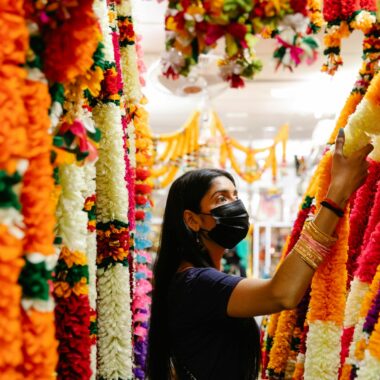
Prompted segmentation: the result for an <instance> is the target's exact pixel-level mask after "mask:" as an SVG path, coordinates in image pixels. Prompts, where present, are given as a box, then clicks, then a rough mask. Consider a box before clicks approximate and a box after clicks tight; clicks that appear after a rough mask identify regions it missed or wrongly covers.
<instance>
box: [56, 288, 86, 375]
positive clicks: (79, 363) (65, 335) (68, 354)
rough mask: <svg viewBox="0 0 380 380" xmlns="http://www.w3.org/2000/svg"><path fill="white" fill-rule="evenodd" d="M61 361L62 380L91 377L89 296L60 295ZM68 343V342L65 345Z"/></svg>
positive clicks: (59, 369) (59, 371)
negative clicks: (66, 296)
mask: <svg viewBox="0 0 380 380" xmlns="http://www.w3.org/2000/svg"><path fill="white" fill-rule="evenodd" d="M55 317H56V326H57V339H58V340H59V341H60V342H61V344H60V345H59V348H58V350H59V355H60V360H59V362H58V367H57V373H58V379H62V380H65V379H70V380H85V379H90V377H91V373H92V372H91V369H90V365H89V364H90V362H89V360H83V358H89V357H90V346H91V341H90V334H89V330H88V327H89V326H90V305H89V300H88V296H87V295H80V296H77V295H76V294H73V293H72V294H71V296H70V297H68V298H65V297H60V298H59V302H58V303H57V306H56V309H55ZM62 342H64V344H62Z"/></svg>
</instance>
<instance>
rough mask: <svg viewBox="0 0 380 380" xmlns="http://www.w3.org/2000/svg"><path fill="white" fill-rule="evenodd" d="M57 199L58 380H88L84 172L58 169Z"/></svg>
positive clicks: (72, 167) (77, 167) (88, 344)
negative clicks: (59, 241) (58, 194)
mask: <svg viewBox="0 0 380 380" xmlns="http://www.w3.org/2000/svg"><path fill="white" fill-rule="evenodd" d="M59 180H60V185H61V189H62V190H61V196H60V199H59V203H58V208H57V219H58V231H57V236H58V237H60V238H61V240H62V242H63V246H62V249H61V253H60V256H59V260H58V264H57V267H56V270H55V272H56V275H55V282H54V295H55V299H56V302H57V306H56V310H55V315H56V321H57V324H56V326H57V338H58V339H59V347H58V352H59V355H60V357H59V362H58V367H57V372H58V379H67V378H70V379H78V380H79V379H90V377H91V368H90V345H91V344H90V333H89V331H90V305H89V298H88V291H89V287H88V282H89V277H88V263H87V257H86V254H85V252H86V249H87V223H88V216H87V213H86V212H85V211H83V206H84V204H85V197H84V196H83V192H84V191H85V186H86V183H85V181H84V168H83V167H79V166H77V165H76V164H72V165H64V166H62V167H60V168H59Z"/></svg>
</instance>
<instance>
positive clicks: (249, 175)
mask: <svg viewBox="0 0 380 380" xmlns="http://www.w3.org/2000/svg"><path fill="white" fill-rule="evenodd" d="M211 116H212V117H211V123H210V125H208V126H207V127H206V128H208V129H209V130H210V131H211V134H212V137H211V138H212V140H213V141H214V140H215V141H217V144H218V146H219V148H218V150H219V164H220V166H221V167H223V168H225V167H226V166H227V163H229V165H230V166H231V167H232V169H233V170H234V171H235V172H236V174H237V175H238V176H239V177H241V178H242V179H243V180H244V181H246V182H247V183H253V182H255V181H257V180H259V179H260V178H261V176H262V175H263V173H264V172H265V171H266V170H267V169H269V168H271V170H272V177H273V179H274V180H275V179H276V176H277V153H276V148H277V146H278V145H279V144H281V145H282V162H285V161H286V142H287V140H288V133H289V127H288V125H287V124H285V125H283V126H282V127H281V128H280V129H279V131H278V132H277V135H276V137H275V138H274V140H273V142H272V144H270V145H269V146H267V147H264V148H251V147H246V146H244V145H242V144H241V143H239V142H238V141H237V140H236V139H234V138H231V137H230V136H228V135H227V133H226V131H225V129H224V127H223V125H222V122H221V120H220V119H219V117H218V116H217V114H216V113H213V114H212V115H211ZM200 129H201V127H200V114H199V112H194V113H193V115H192V116H191V117H190V118H189V120H188V122H187V123H186V124H185V125H184V126H183V127H182V128H181V129H179V130H177V131H175V132H172V133H167V134H161V135H155V136H153V141H154V144H155V149H154V151H155V156H154V169H153V172H152V175H153V177H154V178H155V179H156V182H155V187H156V188H164V187H166V186H168V185H169V184H170V183H172V182H173V180H174V178H175V176H176V175H177V174H178V172H180V170H181V169H182V170H186V169H191V168H194V167H198V166H199V164H198V162H199V160H200V156H199V155H200V152H201V151H202V149H203V148H204V147H206V146H207V145H209V143H210V141H207V142H203V143H200V141H199V139H200V133H201V131H200ZM259 154H262V155H263V154H264V155H266V157H265V159H264V163H263V164H262V165H259V162H258V160H257V158H256V156H257V155H259ZM239 155H243V156H244V161H243V162H244V164H241V163H240V162H239V159H238V158H237V156H239ZM161 178H162V179H161Z"/></svg>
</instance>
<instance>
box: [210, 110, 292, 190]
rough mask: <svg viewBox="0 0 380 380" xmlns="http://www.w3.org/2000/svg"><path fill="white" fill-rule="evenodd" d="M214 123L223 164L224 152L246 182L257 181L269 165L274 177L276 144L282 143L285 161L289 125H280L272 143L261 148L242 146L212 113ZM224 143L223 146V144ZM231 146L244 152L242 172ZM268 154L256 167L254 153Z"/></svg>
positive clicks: (224, 159)
mask: <svg viewBox="0 0 380 380" xmlns="http://www.w3.org/2000/svg"><path fill="white" fill-rule="evenodd" d="M213 117H214V120H215V125H216V129H217V131H218V132H219V133H220V135H221V137H222V142H221V145H222V148H221V149H222V151H221V153H220V156H221V158H222V163H223V164H224V163H225V161H226V158H225V157H226V153H227V157H228V158H229V160H230V162H231V165H232V168H233V169H234V170H235V172H236V173H237V174H238V175H239V176H240V177H241V178H243V179H244V180H245V181H246V182H248V183H253V182H254V181H257V180H258V179H260V178H261V176H262V174H263V173H264V171H265V170H266V169H268V168H269V167H271V168H272V176H273V178H274V179H275V178H276V171H277V159H276V146H277V144H279V143H282V144H283V161H285V151H286V149H285V148H286V145H285V144H286V141H287V139H288V133H289V132H288V131H289V127H288V125H287V124H285V125H284V126H282V127H281V128H280V130H279V132H278V134H277V136H276V137H275V139H274V141H273V144H272V145H271V146H269V147H267V148H261V149H251V148H247V147H244V146H242V145H241V144H240V143H238V142H237V141H236V140H235V139H232V138H231V137H229V136H227V134H226V131H225V129H224V128H223V125H222V123H221V121H220V119H219V117H218V116H217V115H216V114H215V113H214V114H213ZM223 145H224V146H223ZM232 148H235V149H238V150H240V151H241V152H243V153H245V154H246V159H245V165H246V170H245V171H244V172H243V171H242V170H241V169H240V165H239V164H238V161H237V159H236V157H235V155H234V153H233V150H232ZM268 151H269V155H268V157H267V159H266V160H265V163H264V165H263V167H262V168H260V169H257V168H256V160H255V155H256V154H258V153H263V152H268Z"/></svg>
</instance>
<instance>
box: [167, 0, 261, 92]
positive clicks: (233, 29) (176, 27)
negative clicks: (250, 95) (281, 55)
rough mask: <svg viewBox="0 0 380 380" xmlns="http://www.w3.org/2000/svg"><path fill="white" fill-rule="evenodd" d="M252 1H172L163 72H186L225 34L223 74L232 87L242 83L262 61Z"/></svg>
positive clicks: (175, 76)
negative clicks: (257, 50) (257, 53)
mask: <svg viewBox="0 0 380 380" xmlns="http://www.w3.org/2000/svg"><path fill="white" fill-rule="evenodd" d="M252 10H253V3H252V2H251V1H247V0H244V1H240V2H238V1H235V0H230V1H227V2H224V3H223V2H212V1H204V2H196V1H184V0H180V1H170V2H169V6H168V10H167V14H166V19H165V28H166V50H167V51H166V53H165V54H164V55H163V57H162V64H163V73H164V75H165V76H167V77H171V78H173V79H175V78H177V77H178V76H179V75H185V76H187V75H188V74H189V73H190V71H191V69H192V68H193V67H194V66H195V65H196V64H197V63H198V61H199V56H200V55H201V54H207V53H208V52H209V51H210V50H211V49H212V48H213V47H215V45H216V43H217V41H218V40H219V39H221V38H222V37H223V38H224V41H225V46H226V48H225V56H224V58H223V59H222V60H220V62H219V68H220V75H221V76H222V78H223V79H224V80H225V81H227V82H229V83H230V86H231V87H233V88H238V87H243V86H244V80H243V78H245V79H252V78H253V77H254V75H255V74H256V73H258V72H259V71H260V70H261V67H262V64H261V62H260V61H259V60H257V59H256V56H255V51H254V43H255V38H254V32H253V30H252V29H253V28H252V25H251V24H250V20H249V19H250V14H251V12H252Z"/></svg>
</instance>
